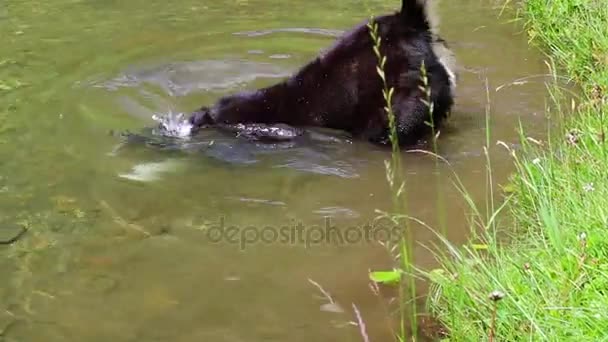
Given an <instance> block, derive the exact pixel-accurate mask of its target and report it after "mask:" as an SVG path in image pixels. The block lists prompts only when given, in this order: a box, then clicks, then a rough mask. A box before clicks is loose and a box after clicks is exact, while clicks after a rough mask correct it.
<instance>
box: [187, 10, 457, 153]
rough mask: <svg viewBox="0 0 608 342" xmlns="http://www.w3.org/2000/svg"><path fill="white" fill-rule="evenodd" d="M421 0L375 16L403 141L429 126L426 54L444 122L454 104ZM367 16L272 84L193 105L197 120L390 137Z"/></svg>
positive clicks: (437, 112) (383, 140)
mask: <svg viewBox="0 0 608 342" xmlns="http://www.w3.org/2000/svg"><path fill="white" fill-rule="evenodd" d="M420 2H422V1H420V0H418V1H417V0H403V3H402V9H401V11H399V12H397V13H395V14H392V15H385V16H381V17H378V18H376V19H375V20H376V22H377V24H378V32H379V36H381V37H382V45H381V53H382V55H384V56H386V58H387V62H386V66H385V70H386V80H387V82H388V86H389V87H394V88H395V93H394V95H393V103H392V105H393V109H394V112H395V115H396V121H397V131H398V135H399V142H400V144H401V145H411V144H414V143H416V142H417V141H418V140H419V139H421V138H423V137H424V135H425V134H428V133H429V131H430V128H429V126H428V124H426V123H425V122H428V121H430V117H429V109H428V107H427V105H425V103H423V101H422V100H423V99H424V96H425V95H424V94H423V92H422V90H421V89H420V86H421V85H422V75H421V65H422V62H423V61H424V64H425V67H426V69H427V74H428V82H429V85H430V89H431V100H432V102H433V103H434V107H433V121H434V123H435V127H436V128H439V126H440V124H441V122H442V121H443V120H444V118H446V116H447V114H448V113H449V111H450V109H451V107H452V105H453V94H452V90H451V88H450V81H449V76H448V73H447V72H446V70H445V68H444V67H443V65H442V64H441V63H440V62H439V59H438V56H436V55H435V53H434V51H433V48H432V44H433V43H434V42H440V41H442V40H441V38H439V37H436V36H435V35H434V34H433V33H431V31H430V27H429V26H430V24H429V22H428V19H427V17H426V14H425V9H424V5H423V4H421V3H420ZM366 25H367V21H365V22H363V23H361V24H360V25H358V26H357V27H355V28H354V29H352V30H351V31H350V32H347V33H346V34H345V35H343V36H342V37H341V38H340V39H339V40H338V41H337V42H336V43H335V45H334V46H333V47H331V48H330V49H329V50H327V51H326V52H324V53H322V54H321V55H320V56H318V57H317V58H316V59H315V60H313V61H312V62H310V63H309V64H307V65H305V66H304V67H303V68H302V69H300V70H299V71H298V72H297V73H296V74H294V75H293V76H291V77H289V78H288V79H286V80H285V81H283V82H280V83H278V84H275V85H273V86H270V87H267V88H263V89H259V90H255V91H247V92H241V93H237V94H234V95H230V96H226V97H223V98H221V99H220V100H219V101H218V102H217V103H215V104H214V105H213V106H211V107H210V108H209V107H202V108H201V109H199V110H198V111H195V112H194V113H192V115H191V117H190V122H191V123H192V124H193V125H194V126H195V128H201V127H206V126H218V125H219V126H221V125H223V124H229V125H230V124H236V123H243V124H248V123H262V124H271V125H272V124H277V123H282V124H286V125H292V126H321V127H328V128H334V129H339V130H344V131H347V132H350V133H352V134H353V136H355V137H358V138H362V139H366V140H368V141H371V142H374V143H379V144H387V143H390V141H389V139H388V133H389V129H388V117H387V114H386V112H385V110H384V107H385V102H384V99H383V96H382V81H381V79H380V78H379V76H378V74H377V71H376V67H377V65H378V60H377V57H376V55H375V54H374V52H373V40H372V39H371V36H370V32H369V29H368V27H367V26H366Z"/></svg>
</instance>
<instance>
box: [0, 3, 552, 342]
mask: <svg viewBox="0 0 608 342" xmlns="http://www.w3.org/2000/svg"><path fill="white" fill-rule="evenodd" d="M396 3H397V1H395V4H388V3H387V2H385V1H384V2H383V1H355V0H340V1H337V0H328V1H323V2H321V1H311V0H307V1H303V0H297V1H290V2H286V1H279V0H264V1H262V0H254V1H244V0H239V1H232V2H226V1H215V0H214V1H199V0H197V1H194V0H192V1H190V0H180V1H172V2H167V1H157V0H147V1H142V0H132V1H110V0H107V1H91V0H53V1H34V0H28V1H23V0H19V1H16V0H5V1H4V3H3V4H2V6H1V7H0V37H2V38H1V39H2V44H1V45H0V156H1V157H2V163H0V211H1V213H2V216H1V217H0V224H2V229H9V228H10V227H14V224H15V223H18V224H26V225H27V226H28V227H30V228H31V229H30V231H29V232H28V233H27V234H26V235H25V236H24V238H23V239H22V240H20V241H19V243H18V244H15V245H13V246H11V247H7V246H0V254H1V255H2V258H1V259H0V272H1V274H2V275H3V281H2V282H0V341H37V340H44V341H49V342H52V341H108V340H110V339H112V340H115V341H167V340H171V341H201V340H203V341H207V340H208V341H270V340H273V341H275V340H276V341H278V340H281V341H284V340H290V341H310V340H320V341H326V340H333V341H343V340H360V337H359V333H358V329H357V328H356V327H354V326H353V325H350V324H348V322H350V321H352V320H353V319H354V315H353V310H352V304H353V303H354V304H356V305H357V307H358V308H359V310H360V311H361V314H362V316H363V318H364V319H365V321H366V323H367V327H368V330H369V333H370V337H371V340H372V341H381V340H388V338H389V334H390V331H389V328H388V326H389V324H387V323H388V322H389V320H390V319H389V316H388V315H387V313H386V311H385V310H384V309H383V304H382V303H384V302H387V301H389V300H390V297H391V296H393V295H394V293H391V292H390V291H388V292H387V293H386V295H385V297H384V298H383V299H381V300H379V298H377V297H376V296H374V295H373V294H372V292H371V291H370V289H369V287H368V281H367V271H368V270H369V269H386V268H390V267H392V261H391V256H390V254H389V253H388V252H387V251H386V249H385V248H384V247H382V246H380V245H379V244H377V243H373V242H370V241H364V240H363V239H362V238H358V237H357V235H356V232H361V229H363V228H362V227H364V225H365V224H366V223H368V222H370V220H372V219H373V218H374V217H376V216H377V214H376V213H375V210H376V209H379V210H390V208H391V197H390V192H389V189H388V185H387V182H386V176H385V169H384V161H385V160H386V159H387V158H389V157H390V156H389V155H388V154H387V153H388V151H386V150H383V149H379V148H376V147H373V146H370V145H368V144H366V143H361V142H356V141H355V142H353V143H352V144H349V143H344V142H343V140H342V139H343V137H341V136H339V135H338V136H337V138H338V139H337V141H334V140H332V139H329V140H326V141H319V140H314V141H311V142H308V143H302V144H295V145H289V144H286V145H285V144H284V145H280V146H270V147H269V146H268V145H254V144H250V143H245V142H243V141H237V140H235V139H232V138H230V137H227V136H225V135H222V134H220V133H217V132H208V133H206V134H205V135H203V136H201V137H198V138H197V139H195V140H191V141H178V142H177V143H172V144H167V143H166V141H161V142H159V143H158V144H148V145H145V144H138V143H135V144H124V143H123V141H122V140H121V139H120V137H119V136H118V134H117V133H119V132H122V131H124V130H131V131H133V132H139V131H141V130H142V129H143V128H144V127H150V126H152V125H153V124H154V121H153V120H152V115H153V114H155V113H166V112H168V111H169V110H172V111H174V112H180V111H184V112H188V111H191V110H192V109H194V108H196V107H198V106H199V105H201V104H204V103H210V102H211V101H213V100H214V99H216V98H217V97H219V96H221V95H222V94H226V93H229V92H234V91H237V90H240V89H246V88H247V89H248V88H254V87H259V86H263V85H267V84H270V83H272V82H276V81H277V80H279V79H281V78H282V77H285V76H287V75H289V73H291V72H293V71H294V70H295V69H296V68H298V67H299V66H300V65H302V64H303V63H305V62H307V61H308V60H310V59H311V58H313V57H314V55H315V54H316V53H318V52H319V51H320V50H321V49H323V48H326V47H327V46H329V45H330V44H331V43H332V41H333V39H335V37H336V36H337V35H339V34H340V33H341V32H342V30H345V29H348V28H349V27H351V26H353V25H354V24H356V23H358V22H360V21H361V20H364V19H365V18H367V17H369V15H371V14H380V13H385V12H388V11H391V10H392V9H393V8H392V6H396ZM391 5H392V6H391ZM441 13H442V15H443V23H442V30H443V35H444V36H445V38H447V39H448V40H449V41H450V42H451V45H452V46H453V48H454V50H455V51H456V54H457V56H458V58H459V61H460V62H461V63H462V64H463V66H464V67H465V70H464V71H463V72H462V74H461V80H460V85H459V87H460V88H459V94H458V95H459V98H458V100H457V106H456V109H455V111H454V113H453V116H452V119H451V120H450V123H449V125H448V126H447V127H446V129H444V130H443V131H442V134H441V139H440V141H439V144H440V146H439V148H440V151H439V152H440V154H441V155H442V156H443V157H445V158H446V159H447V160H449V161H450V163H451V165H452V167H453V170H454V171H455V172H457V173H458V175H459V176H460V178H461V179H462V181H463V183H464V184H465V185H466V186H467V188H468V190H469V191H470V192H471V194H472V195H473V197H474V198H475V199H476V200H482V199H483V198H484V197H485V193H486V187H485V178H484V177H485V175H484V172H485V158H484V155H483V148H482V147H483V145H484V143H485V139H486V130H485V125H486V122H485V115H486V114H485V106H486V88H485V83H484V82H485V80H486V79H487V80H488V82H489V95H490V99H491V112H490V127H491V145H492V146H493V147H492V149H491V153H492V156H493V158H492V166H493V171H494V177H495V181H496V182H498V183H504V182H505V180H506V176H507V175H508V173H509V172H510V171H511V170H512V165H511V161H510V159H509V156H508V154H507V153H506V152H505V151H504V149H502V148H500V147H495V142H496V141H497V140H502V141H505V142H507V143H508V144H511V145H513V146H515V147H516V146H517V141H518V135H517V127H518V125H519V120H521V122H522V123H523V125H524V126H525V127H526V129H527V131H528V134H529V135H532V136H534V137H537V138H539V137H542V136H543V134H544V131H545V120H544V118H543V116H542V113H543V110H544V104H545V95H544V94H545V86H544V83H543V82H544V78H543V77H542V76H535V75H542V74H545V73H546V67H545V65H544V64H543V60H542V57H541V55H540V54H539V53H538V52H537V51H535V50H534V49H531V48H530V47H528V45H527V44H526V37H525V36H524V35H523V34H521V32H520V31H521V28H520V27H518V26H516V25H514V24H512V23H506V21H507V20H508V18H510V17H509V14H508V13H507V14H505V16H504V18H498V17H497V16H498V12H497V11H495V10H493V9H492V8H491V6H490V5H489V4H487V3H485V2H481V1H465V0H453V1H444V2H443V3H442V7H441ZM530 76H535V77H530ZM524 77H527V78H526V79H525V80H524V81H523V82H520V81H518V80H519V79H521V78H524ZM514 81H516V82H515V83H513V82H514ZM497 89H498V90H497ZM319 134H320V135H321V136H323V137H328V136H330V137H335V136H336V134H335V133H334V132H330V133H327V132H320V133H319ZM405 166H406V172H407V182H408V183H407V184H408V188H407V191H408V194H409V197H410V201H409V204H408V209H409V213H410V214H411V215H413V216H415V217H417V218H419V219H421V220H422V221H424V222H426V223H428V224H429V225H430V226H432V227H435V228H437V229H438V230H441V227H439V226H440V223H441V222H447V224H446V226H445V227H444V228H445V229H446V230H447V234H448V236H449V238H450V239H451V240H452V241H454V242H456V243H458V242H462V241H464V239H465V238H466V236H467V232H468V231H469V224H468V222H467V214H468V211H467V209H466V205H465V203H464V201H463V200H462V198H461V196H460V194H459V193H458V192H457V191H456V190H455V189H454V188H453V186H452V183H451V181H452V178H451V172H452V171H451V170H450V169H448V168H447V167H443V166H442V167H440V168H439V170H437V168H436V165H435V163H434V160H432V159H431V158H429V157H427V156H423V155H416V154H407V155H405ZM437 174H439V177H438V178H437ZM437 179H439V180H437ZM438 203H442V204H441V205H443V209H441V207H438V205H439V204H438ZM326 217H331V222H330V223H331V224H333V225H334V226H335V227H336V229H335V230H332V231H333V232H334V233H335V232H341V234H342V235H341V236H342V237H345V236H347V235H345V234H347V233H348V232H350V234H351V235H348V236H347V237H349V239H348V241H346V239H344V241H342V242H341V241H339V240H338V239H337V238H335V239H333V240H331V241H329V242H327V241H326V242H322V243H318V235H317V233H318V230H314V228H313V227H314V225H320V226H323V225H324V224H325V222H326V221H325V220H326V219H325V218H326ZM222 222H223V224H224V227H229V226H236V227H238V228H239V229H240V232H241V233H242V234H245V235H244V238H243V239H241V240H240V241H239V240H238V239H236V240H234V239H230V238H227V237H224V238H223V239H221V241H219V242H218V241H217V236H216V235H214V234H213V233H210V232H217V229H214V228H217V226H218V225H219V224H221V223H222ZM298 223H301V224H302V227H304V228H302V229H301V230H302V231H303V232H304V234H303V237H300V236H298V234H297V231H298V230H294V229H292V228H289V229H285V228H281V227H282V226H290V227H294V226H297V224H298ZM247 227H253V228H247ZM264 227H271V228H272V229H270V228H268V229H266V230H263V228H264ZM349 227H359V230H355V229H349ZM254 228H256V230H254ZM247 229H248V230H247ZM294 231H295V232H296V233H294ZM254 232H257V233H259V234H261V233H262V232H265V234H266V235H265V236H264V238H262V237H260V236H258V238H257V239H255V236H252V235H251V234H253V233H254ZM275 234H276V235H275ZM306 234H311V235H310V236H309V237H308V238H306ZM237 236H238V235H237ZM413 238H414V240H415V241H414V245H415V246H416V249H415V257H416V261H417V263H418V265H420V266H422V267H432V266H433V265H434V261H433V257H432V254H431V253H430V252H429V251H428V250H427V249H426V248H424V246H423V245H429V244H431V243H432V242H437V241H436V239H435V238H434V234H433V233H432V232H430V231H428V230H427V229H425V228H423V227H416V229H415V232H414V237H413ZM349 241H350V242H349ZM309 279H311V280H313V281H314V282H316V283H318V284H320V285H321V286H322V287H323V288H324V290H326V291H328V292H329V293H330V294H331V295H332V296H333V298H334V299H335V301H336V304H335V305H327V299H325V298H323V296H322V294H321V293H320V291H319V289H318V288H317V287H316V286H315V285H314V284H313V283H311V282H310V281H309ZM422 290H423V289H421V291H422ZM340 309H342V310H343V312H339V311H340Z"/></svg>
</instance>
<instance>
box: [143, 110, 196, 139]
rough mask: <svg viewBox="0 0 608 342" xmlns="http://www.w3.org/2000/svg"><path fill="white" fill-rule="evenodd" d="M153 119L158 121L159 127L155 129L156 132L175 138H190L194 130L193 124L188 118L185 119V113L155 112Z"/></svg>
mask: <svg viewBox="0 0 608 342" xmlns="http://www.w3.org/2000/svg"><path fill="white" fill-rule="evenodd" d="M152 120H154V121H156V122H158V129H157V130H155V131H154V134H158V135H163V136H168V137H174V138H188V137H190V133H191V132H192V127H193V126H192V124H191V123H190V122H188V120H187V119H184V114H183V113H177V114H174V113H173V112H171V111H169V113H167V114H165V115H162V116H159V115H157V114H154V115H152Z"/></svg>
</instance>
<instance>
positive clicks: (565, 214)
mask: <svg viewBox="0 0 608 342" xmlns="http://www.w3.org/2000/svg"><path fill="white" fill-rule="evenodd" d="M602 3H603V5H602ZM508 5H509V6H510V5H513V6H519V7H520V9H521V12H520V13H521V18H522V20H525V21H526V26H527V31H528V33H529V35H530V38H531V40H532V41H533V42H535V43H537V44H539V45H541V47H542V48H544V49H545V51H546V52H547V54H548V55H549V56H550V57H551V59H552V60H553V61H555V65H556V66H557V71H554V72H556V73H557V74H558V75H561V76H566V77H569V78H571V79H572V80H573V81H574V82H576V83H577V85H578V86H580V87H581V88H582V90H583V91H582V95H581V96H580V98H577V99H576V100H575V101H574V102H572V103H571V105H570V102H568V104H569V105H568V106H563V105H561V106H560V105H559V103H563V101H561V102H560V101H558V100H563V97H561V96H560V90H559V89H558V88H557V87H555V88H552V89H551V93H552V94H553V95H555V99H556V101H555V102H554V103H551V104H549V106H548V109H547V111H548V112H547V113H548V114H549V115H550V117H554V118H555V117H556V116H559V117H560V121H561V124H560V125H559V126H560V127H559V128H554V129H552V130H551V131H550V135H549V139H548V140H547V141H537V140H535V139H529V138H534V137H527V136H526V133H525V132H523V133H522V143H523V145H524V148H523V149H521V150H517V151H511V150H509V152H510V153H512V155H513V158H514V160H515V164H516V166H517V171H516V173H515V175H514V177H513V179H512V184H511V185H510V186H509V193H505V197H507V198H508V199H509V205H508V209H505V210H510V211H511V213H510V214H511V218H512V220H510V221H512V222H513V224H514V226H512V225H510V226H509V227H500V228H499V229H502V231H500V232H497V231H496V229H495V227H494V225H493V224H491V223H489V224H487V225H486V228H487V229H486V231H485V233H483V234H482V236H477V237H475V238H474V239H473V240H472V241H471V243H470V244H469V245H468V247H467V246H465V247H464V248H459V246H455V249H453V250H451V251H450V252H451V254H450V255H447V254H446V255H444V256H442V257H441V259H442V268H441V270H435V271H433V272H432V274H431V275H432V276H431V279H432V281H433V289H432V291H431V294H430V296H429V306H430V311H431V312H432V313H433V314H434V315H436V316H437V317H438V318H439V319H440V320H441V321H442V323H443V324H444V325H445V326H446V328H447V330H448V331H449V335H450V340H452V341H469V340H471V341H479V340H490V341H492V340H494V341H514V340H520V339H523V338H525V339H527V340H530V341H539V340H543V341H544V340H548V341H571V340H576V339H578V340H580V341H600V340H605V339H606V331H608V319H606V317H608V296H606V293H607V292H608V259H607V257H608V239H607V238H606V236H607V232H608V205H607V204H608V202H607V201H606V199H607V198H608V187H607V186H606V180H608V146H607V144H608V141H606V139H608V137H606V122H605V120H607V118H606V116H607V115H608V98H607V93H608V6H606V5H605V1H599V0H597V1H596V0H589V1H579V0H526V1H524V2H522V3H518V4H514V3H509V4H508ZM561 76H560V77H561ZM509 152H507V153H509ZM506 229H508V230H509V234H512V235H515V237H511V238H510V239H509V240H510V241H509V243H507V244H505V243H504V238H501V239H500V240H499V238H498V237H499V236H503V237H504V233H505V230H506ZM514 232H515V234H514Z"/></svg>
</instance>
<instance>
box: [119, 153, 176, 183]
mask: <svg viewBox="0 0 608 342" xmlns="http://www.w3.org/2000/svg"><path fill="white" fill-rule="evenodd" d="M178 165H179V164H178V162H177V161H175V160H173V159H167V160H165V161H162V162H155V163H143V164H138V165H135V166H134V167H133V169H132V170H131V172H129V173H123V174H119V175H118V176H119V177H121V178H126V179H130V180H134V181H139V182H152V181H156V180H159V179H161V177H160V175H161V174H162V173H166V172H170V171H174V170H176V169H177V167H178Z"/></svg>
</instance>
